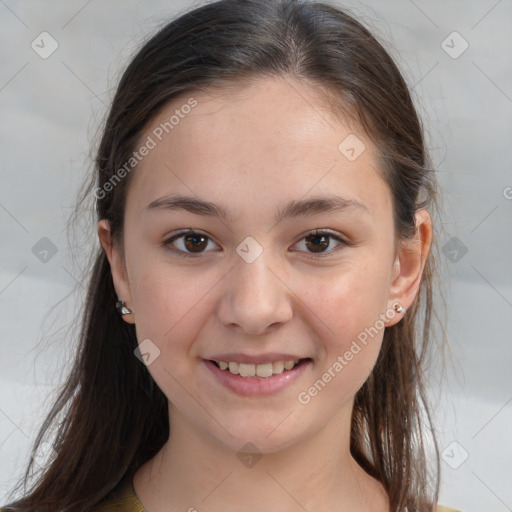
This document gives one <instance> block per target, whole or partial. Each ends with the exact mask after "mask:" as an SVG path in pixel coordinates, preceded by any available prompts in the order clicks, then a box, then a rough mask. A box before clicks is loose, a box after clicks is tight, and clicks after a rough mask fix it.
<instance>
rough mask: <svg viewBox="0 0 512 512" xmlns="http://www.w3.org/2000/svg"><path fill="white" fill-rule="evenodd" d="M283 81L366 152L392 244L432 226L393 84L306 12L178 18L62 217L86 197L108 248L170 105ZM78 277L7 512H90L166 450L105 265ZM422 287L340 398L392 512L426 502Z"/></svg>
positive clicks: (430, 189) (128, 94) (209, 12)
mask: <svg viewBox="0 0 512 512" xmlns="http://www.w3.org/2000/svg"><path fill="white" fill-rule="evenodd" d="M284 75H290V76H294V77H296V78H299V79H301V80H305V81H307V82H308V83H310V84H312V85H314V86H315V87H316V88H318V90H319V91H323V92H324V94H325V98H326V99H328V100H329V103H330V105H331V106H332V110H333V112H336V113H339V115H340V116H343V119H344V120H347V119H350V120H351V121H353V122H355V123H357V125H358V126H360V127H361V128H362V129H363V130H364V132H365V133H366V134H367V135H368V136H369V137H370V138H371V140H372V141H374V142H375V144H376V146H377V148H378V150H379V159H380V162H379V163H380V171H381V172H382V175H383V177H384V179H385V180H386V182H387V183H388V185H389V188H390V191H391V194H392V199H393V209H394V221H395V231H396V237H397V241H400V240H404V239H407V238H410V237H411V236H412V235H413V234H414V232H415V223H414V215H415V212H416V211H417V210H418V209H420V208H427V209H429V210H430V211H432V210H433V209H434V208H435V207H436V204H437V202H436V183H435V179H434V172H433V170H432V167H431V163H430V160H429V156H428V154H427V151H426V148H425V143H424V135H423V132H422V126H421V123H420V120H419V118H418V115H417V112H416V109H415V106H414V104H413V101H412V98H411V95H410V92H409V90H408V87H407V85H406V82H405V80H404V78H403V77H402V75H401V73H400V71H399V69H398V68H397V66H396V64H395V63H394V61H393V60H392V58H391V57H390V55H389V54H388V52H387V51H386V50H385V49H384V47H383V45H382V44H381V43H379V42H378V40H377V39H376V37H374V36H373V35H372V34H371V33H370V32H369V31H368V30H367V29H366V28H365V27H364V26H363V25H362V24H361V23H360V22H359V21H357V20H356V19H355V18H354V17H353V16H351V15H349V14H347V13H346V12H344V11H343V10H341V9H339V8H337V7H335V6H332V5H329V4H326V3H321V2H315V1H308V0H296V1H294V0H221V1H218V2H213V3H210V4H206V5H204V6H202V7H199V8H196V9H194V10H192V11H190V12H187V13H185V14H183V15H182V16H180V17H179V18H177V19H176V20H174V21H172V22H170V23H169V24H167V25H166V26H165V27H164V28H162V29H161V30H159V31H158V33H156V35H154V36H153V37H151V38H150V39H149V40H148V41H147V42H146V43H145V44H144V45H143V46H142V48H141V49H140V50H139V52H138V53H137V55H136V56H135V57H134V58H133V60H132V61H131V63H130V64H129V66H128V67H127V69H126V70H125V72H124V74H123V76H122V78H121V80H120V83H119V86H118V88H117V91H116V93H115V97H114V99H113V102H112V106H111V108H110V111H109V114H108V117H107V119H106V123H105V126H104V127H103V131H102V137H101V141H100V143H99V147H98V151H97V155H96V158H95V172H94V176H92V179H91V181H90V182H89V183H88V184H87V187H86V188H85V190H84V191H83V195H82V196H81V199H80V200H79V204H78V205H77V208H78V206H79V205H80V204H81V203H83V202H84V201H86V200H88V199H90V198H91V196H93V197H94V201H95V208H96V213H97V219H96V220H100V219H107V220H108V221H109V222H110V226H111V233H112V236H113V239H114V241H115V242H116V243H119V244H120V246H121V247H122V234H123V216H124V209H125V198H126V192H127V187H128V186H129V184H130V182H131V180H130V176H131V174H133V172H136V169H135V170H134V171H133V172H132V173H129V174H127V175H126V176H125V177H124V178H123V179H121V180H118V183H116V186H113V187H105V184H106V183H107V182H108V181H109V180H112V178H113V177H115V175H116V172H118V170H119V169H121V168H122V167H123V165H125V164H126V162H127V161H129V159H130V157H131V156H132V154H133V151H134V150H135V149H137V144H138V143H139V142H140V141H139V139H140V136H141V133H142V132H143V130H144V128H145V127H146V126H147V123H148V122H149V121H150V120H152V119H153V118H154V116H155V115H156V114H157V113H159V112H160V111H161V109H162V108H163V107H164V106H165V105H166V104H167V103H168V102H169V101H170V100H172V99H173V98H175V97H177V96H178V95H182V94H184V95H186V94H190V93H191V92H192V91H194V90H199V89H203V88H206V87H208V86H219V87H228V86H229V85H230V84H231V85H232V84H239V83H240V82H247V83H249V82H250V81H251V80H252V79H254V78H261V77H264V76H284ZM117 176H118V175H117ZM99 190H100V191H101V193H95V194H94V193H93V192H94V191H99ZM89 272H90V280H89V286H88V292H87V298H86V301H85V304H84V307H83V316H82V318H81V322H82V323H81V331H80V335H79V340H78V341H79V342H78V348H77V353H76V357H75V360H74V364H73V367H72V369H71V371H70V373H69V377H68V378H67V381H66V382H65V384H64V385H63V386H62V388H61V389H60V390H59V394H58V397H57V399H56V401H55V403H54V405H53V407H52V409H51V411H50V412H49V414H48V416H47V417H46V419H45V421H44V423H43V425H42V427H41V430H40V432H39V434H38V436H37V439H36V441H35V443H34V452H35V451H36V450H37V449H38V447H39V446H40V445H41V444H42V442H43V440H45V439H47V438H48V435H49V434H50V433H53V434H54V439H53V448H54V450H55V451H56V456H55V457H54V459H53V460H52V461H51V463H49V464H48V465H47V467H45V468H44V469H43V470H41V471H40V474H39V475H38V476H37V479H36V480H35V482H34V483H33V484H32V486H31V487H30V489H29V490H27V481H28V479H29V476H33V475H30V473H31V471H32V470H33V469H34V468H33V466H34V464H33V461H32V460H31V461H30V463H29V465H28V467H27V470H26V473H25V475H24V481H23V484H24V495H23V497H22V498H21V499H19V500H18V501H16V502H15V503H12V504H11V505H10V506H7V507H5V508H4V510H5V511H6V512H12V511H24V512H31V511H34V512H35V511H36V510H37V511H38V512H45V511H48V512H50V511H51V512H57V511H66V512H67V511H70V512H72V511H80V512H83V511H87V510H92V509H93V508H94V506H95V505H96V504H98V503H99V502H100V501H101V500H102V499H103V498H104V497H105V496H106V495H107V494H108V493H109V492H110V491H111V490H112V489H113V488H114V487H115V486H116V485H117V484H118V483H119V482H120V481H121V479H122V478H123V477H126V476H129V477H131V476H132V475H133V474H134V473H135V471H136V470H137V469H138V468H139V467H140V466H141V465H142V464H143V463H145V462H146V461H148V460H149V459H151V458H152V457H153V456H154V455H155V454H156V453H157V452H158V450H159V449H160V448H161V447H162V445H163V444H164V443H165V442H166V440H167V438H168V436H169V422H168V404H167V398H166V397H165V395H164V394H163V393H162V391H161V390H160V389H159V388H158V386H157V385H156V384H155V382H154V381H153V379H152V377H151V375H150V374H149V372H148V371H147V368H146V367H145V366H144V365H143V364H142V363H141V362H140V361H139V360H138V359H137V358H136V357H134V349H135V348H136V347H137V339H136V335H135V329H134V326H133V325H129V324H127V323H125V322H124V321H123V320H122V319H121V318H120V316H119V315H118V313H117V312H116V309H115V307H114V305H115V302H116V293H115V290H114V287H113V282H112V276H111V270H110V266H109V262H108V259H107V257H106V255H105V253H104V251H103V250H102V249H101V248H99V247H96V248H95V253H94V257H93V265H92V270H89ZM433 278H434V256H433V253H432V252H431V253H430V254H429V256H428V260H427V262H426V267H425V271H424V275H423V278H422V282H421V287H420V290H419V293H418V295H417V296H416V299H415V301H414V303H413V305H412V307H411V308H410V309H409V310H408V312H407V314H406V315H405V317H404V319H403V320H402V321H401V322H399V323H398V324H396V325H394V326H392V327H389V328H386V329H385V333H384V339H383V344H382V349H381V352H380V354H379V357H378V360H377V362H376V365H375V367H374V369H373V371H372V373H371V375H370V376H369V378H368V380H367V381H366V382H365V384H364V385H363V386H362V388H361V389H360V390H359V391H358V392H357V395H356V397H355V403H354V409H353V417H352V430H351V452H352V454H353V456H354V458H355V459H356V460H357V461H358V463H359V464H360V465H361V466H362V467H363V468H364V469H365V470H366V471H367V472H368V473H369V474H371V475H373V476H374V477H375V478H377V479H378V480H379V481H381V482H382V484H383V486H384V488H385V489H386V491H387V493H388V495H389V500H390V505H391V510H393V511H398V510H403V509H404V507H405V506H407V507H408V510H409V512H413V511H418V512H427V511H429V512H430V511H431V510H432V507H433V504H435V503H436V502H437V497H438V490H439V454H438V449H437V445H436V442H435V436H434V435H433V428H432V421H431V419H430V414H429V408H428V406H427V403H426V400H425V387H424V370H425V362H426V361H427V358H428V354H429V347H430V345H431V343H432V333H433V327H434V326H433V320H434V319H435V317H436V315H435V310H434V304H433V295H434V294H433V292H434V287H433ZM425 426H426V427H425ZM427 436H428V437H429V444H430V446H432V447H433V465H432V466H431V464H430V462H429V461H430V458H429V454H428V450H427V447H426V446H425V441H424V440H425V439H426V438H427ZM19 486H21V482H20V483H19Z"/></svg>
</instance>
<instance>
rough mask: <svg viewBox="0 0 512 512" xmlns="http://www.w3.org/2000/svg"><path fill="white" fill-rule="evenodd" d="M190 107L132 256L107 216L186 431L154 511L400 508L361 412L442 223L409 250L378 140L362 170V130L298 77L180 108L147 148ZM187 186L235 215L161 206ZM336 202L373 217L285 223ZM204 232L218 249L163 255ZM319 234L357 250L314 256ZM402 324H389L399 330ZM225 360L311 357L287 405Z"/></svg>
mask: <svg viewBox="0 0 512 512" xmlns="http://www.w3.org/2000/svg"><path fill="white" fill-rule="evenodd" d="M190 96H193V97H194V98H195V99H196V100H197V101H198V104H197V106H196V107H195V108H193V109H192V110H191V112H190V113H189V114H188V115H187V116H185V117H184V118H183V119H181V120H180V122H179V124H178V125H177V126H175V127H174V129H173V131H172V132H171V133H170V134H168V135H167V136H166V137H165V138H163V140H162V141H161V142H160V143H158V145H157V146H156V147H155V148H154V149H152V150H151V151H150V152H149V154H148V155H147V156H146V157H145V158H144V159H143V160H142V162H141V163H140V164H139V166H138V167H137V169H136V170H134V171H133V173H134V175H133V176H132V180H133V181H132V182H131V184H130V187H129V189H128V196H127V203H126V211H125V231H124V236H125V238H124V247H118V246H117V244H113V243H112V239H111V237H110V231H109V224H108V221H105V220H102V221H100V223H99V226H98V234H99V237H100V241H101V243H102V246H103V248H104V250H105V252H106V254H107V256H108V258H109V261H110V264H111V268H112V276H113V280H114V286H115V289H116V292H117V294H118V297H119V298H120V299H122V300H124V301H125V302H126V305H127V307H129V308H130V309H131V311H132V314H129V315H126V316H124V317H123V319H124V320H125V321H127V322H129V323H135V325H136V331H137V338H138V340H139V343H140V342H141V341H142V340H145V339H150V340H151V342H152V343H154V344H155V345H156V346H157V347H158V348H159V350H160V355H159V356H158V357H157V358H156V359H155V360H154V361H153V362H152V363H151V364H150V365H149V366H148V367H147V369H148V371H149V372H150V373H151V375H152V376H153V378H154V379H155V381H156V382H157V384H158V385H159V387H160V388H161V389H162V391H163V392H164V393H165V395H166V396H167V398H168V399H169V411H170V412H169V421H170V431H171V435H170V438H169V440H168V442H167V443H166V444H165V445H164V446H163V447H162V449H161V450H160V451H159V453H158V454H157V455H156V456H155V457H154V458H153V459H152V460H150V461H149V462H148V463H146V464H145V465H143V466H142V467H141V468H140V469H139V470H138V471H137V473H136V474H135V477H134V480H133V482H134V489H135V491H136V493H137V495H138V496H139V499H140V500H141V501H142V503H143V504H144V506H145V508H146V510H147V511H148V512H159V511H164V510H165V511H166V512H168V511H175V510H176V511H178V510H181V511H184V510H190V509H192V510H194V508H195V509H197V510H200V511H208V512H217V511H221V510H226V505H227V504H229V506H230V509H231V510H239V511H247V512H249V511H251V512H253V511H259V510H263V509H264V510H268V511H276V512H277V511H279V512H296V511H297V512H298V511H303V510H308V511H313V510H315V511H326V512H327V511H332V510H337V511H355V512H358V511H361V512H362V511H363V510H364V511H379V512H380V511H388V510H389V505H388V500H387V497H386V495H385V492H384V490H383V488H382V486H381V485H380V484H379V483H378V482H377V481H376V480H374V479H373V478H372V477H370V476H369V475H368V474H367V473H365V472H364V471H363V469H362V468H360V467H359V466H358V464H357V463H356V462H355V461H354V459H353V458H352V456H351V455H350V450H349V446H350V440H349V432H350V418H351V412H352V406H353V399H354V395H355V393H356V392H357V390H358V389H359V388H360V387H361V386H362V385H363V383H364V382H365V380H366V379H367V377H368V375H369V374H370V372H371V369H372V367H373V365H374V364H375V361H376V359H377V356H378V353H379V350H380V347H381V342H382V337H383V333H384V326H381V325H379V324H377V323H376V321H377V320H378V318H379V315H382V314H385V313H386V312H389V311H392V308H393V305H394V304H395V303H401V304H402V305H403V307H404V308H405V309H407V308H408V307H409V306H410V305H411V303H412V302H413V300H414V297H415V296H416V294H417V292H418V287H419V284H420V279H421V274H422V271H423V268H424V264H425V259H426V257H427V254H428V252H429V250H430V245H431V239H432V226H431V219H430V216H429V214H428V213H427V212H426V211H424V210H420V211H419V212H418V213H417V214H416V221H417V230H416V237H415V239H414V240H411V241H409V242H407V243H402V244H399V245H396V239H395V232H394V226H393V217H392V203H391V193H390V191H389V189H388V187H387V185H386V183H385V182H384V181H383V179H382V178H381V176H380V175H379V173H378V171H377V164H376V162H377V160H376V152H375V148H374V146H373V145H372V143H371V141H370V140H368V138H367V137H366V136H365V135H364V133H362V132H361V131H356V132H355V133H356V135H357V137H358V138H359V139H360V140H362V141H363V142H364V144H365V146H366V149H365V151H363V153H362V154H361V155H360V156H359V157H358V158H357V159H356V160H355V161H349V160H348V159H347V158H346V157H345V156H344V155H343V154H342V153H340V151H339V150H338V146H339V144H340V142H341V141H343V140H344V139H345V138H346V137H347V135H349V134H350V133H354V129H353V128H349V126H348V124H347V123H342V122H341V121H340V120H339V119H336V118H335V117H334V116H333V115H332V114H330V113H329V111H328V109H327V107H326V105H325V104H323V103H322V101H321V98H319V97H318V96H317V95H316V93H315V89H314V88H312V87H311V86H310V85H308V84H307V83H305V82H300V81H298V80H296V79H294V78H291V77H286V78H285V77H281V78H265V79H263V80H260V81H255V82H254V83H252V84H251V85H249V86H245V87H242V88H240V89H239V90H234V91H233V90H230V91H229V93H227V92H226V91H223V90H215V91H213V90H211V91H209V92H208V93H207V92H204V91H203V92H199V93H197V94H193V95H184V96H183V97H181V98H175V99H174V100H173V101H172V102H171V103H169V104H168V105H167V106H166V108H165V109H164V110H163V111H162V112H161V114H160V115H159V116H158V117H157V118H156V119H153V120H152V121H151V122H150V123H149V124H148V126H147V129H146V130H145V131H144V133H143V134H142V135H141V140H142V141H143V140H145V139H146V137H147V136H148V135H151V133H152V131H153V130H154V129H155V128H156V127H158V126H159V124H160V123H161V122H163V121H165V120H168V119H169V117H170V116H171V115H172V113H173V112H174V111H175V110H176V108H180V106H181V105H183V104H185V103H186V101H187V100H188V98H189V97H190ZM171 193H181V194H186V195H191V196H194V197H196V198H200V199H202V200H207V201H211V202H214V203H216V204H218V205H221V206H222V207H224V208H226V209H228V210H229V211H230V212H231V214H232V218H228V219H224V220H221V219H219V218H215V217H211V216H204V215H198V214H194V213H191V212H188V211H184V210H176V211H165V210H163V209H162V210H158V211H151V212H150V213H148V212H145V208H146V206H147V205H148V204H149V203H151V202H152V201H154V200H155V199H157V198H160V197H162V196H166V195H168V194H171ZM334 193H335V194H337V195H340V196H343V197H345V198H350V199H353V200H356V201H358V202H360V203H362V204H363V205H364V206H365V209H362V208H359V209H357V208H353V209H350V208H348V209H344V210H341V211H335V212H323V213H317V214H314V215H309V216H304V215H303V216H299V217H295V218H288V219H284V220H282V221H281V222H279V223H277V224H276V223H275V220H274V215H275V213H276V211H277V210H278V209H279V208H282V207H283V205H284V204H285V203H287V202H288V201H291V200H301V199H310V198H312V197H322V196H325V195H327V194H334ZM190 227H191V228H193V229H194V230H199V231H200V232H201V233H202V234H203V235H204V234H205V235H207V236H208V237H209V240H210V241H209V242H208V244H207V246H204V247H205V250H204V251H203V252H200V253H199V254H197V255H196V256H192V257H188V258H187V257H180V256H179V255H177V254H175V253H172V252H170V251H168V250H166V249H165V248H164V247H162V244H163V243H164V241H166V240H168V239H169V238H170V235H172V234H174V233H177V232H178V231H179V230H182V229H187V228H190ZM317 228H321V229H330V230H333V231H334V232H335V233H337V234H338V235H339V236H340V238H343V239H344V240H345V241H347V244H346V245H344V244H339V243H338V242H336V240H335V239H332V238H331V239H330V245H329V246H328V249H326V251H327V253H328V254H329V255H328V256H325V257H315V254H316V253H315V252H314V250H315V248H316V247H317V246H316V245H314V243H313V244H311V243H310V244H308V243H306V242H307V240H309V241H310V242H311V238H305V237H306V236H307V235H310V234H311V231H313V230H315V229H317ZM248 236H251V237H253V238H254V239H255V240H256V241H257V242H258V244H259V245H260V246H261V247H262V249H263V252H262V254H261V255H260V256H259V257H258V258H257V259H256V260H255V261H253V262H252V263H248V262H246V261H245V260H244V259H242V258H241V257H240V256H239V254H238V253H237V252H236V248H237V246H238V245H239V244H240V243H241V242H242V241H243V240H244V239H245V238H246V237H248ZM317 243H318V242H317ZM169 246H171V247H175V248H176V249H181V250H186V249H187V247H188V249H189V251H190V247H191V244H189V245H188V246H185V245H184V239H183V237H182V238H181V239H178V240H176V241H175V242H174V245H172V244H171V243H169ZM397 247H398V249H397ZM192 250H193V247H192ZM123 255H124V258H123ZM403 315H404V313H396V314H394V315H393V313H391V314H390V315H389V316H390V317H392V318H388V317H386V321H385V324H384V325H385V326H391V325H393V324H395V323H396V322H399V321H400V320H401V319H402V317H403ZM370 326H378V327H382V328H381V329H379V330H378V334H377V335H375V336H374V337H373V338H371V340H370V341H369V342H368V343H367V345H366V346H362V345H361V347H362V350H361V351H360V352H359V353H358V354H357V355H355V356H354V357H353V359H352V360H351V361H349V362H348V364H347V365H346V366H344V368H343V370H342V371H340V372H338V373H337V374H336V376H335V377H334V378H332V380H331V381H330V382H329V383H328V384H327V385H326V386H325V387H324V388H323V389H322V390H321V392H319V393H318V394H317V395H316V396H315V397H313V398H312V399H311V400H310V402H309V403H308V404H306V405H304V404H301V403H299V401H298V400H297V396H298V394H299V393H300V392H303V391H307V390H308V388H309V387H310V386H311V385H312V384H313V383H314V382H315V381H317V380H318V379H321V378H322V375H323V374H324V373H325V372H326V371H327V370H328V368H329V367H332V366H333V363H334V362H335V361H336V360H337V357H338V356H339V355H343V354H344V353H345V352H346V351H347V350H349V348H350V346H351V343H352V342H353V340H356V339H357V336H358V334H360V333H361V332H363V331H364V330H365V328H369V327H370ZM223 352H244V353H249V354H261V353H267V352H284V353H290V354H297V355H299V356H300V357H311V358H312V360H313V364H312V365H310V366H309V367H308V368H307V370H306V372H304V374H303V375H302V376H301V377H300V379H299V380H297V381H296V382H294V383H293V384H292V385H291V386H289V387H287V388H286V389H284V390H282V391H280V392H278V393H276V394H274V395H271V396H265V397H261V396H256V397H242V396H239V395H237V394H235V393H233V392H231V391H229V390H227V389H226V388H224V387H223V386H221V385H220V384H219V383H217V381H216V380H215V379H213V377H212V376H211V375H210V372H209V371H207V370H206V369H205V368H204V366H203V358H205V359H209V358H212V356H213V355H215V354H220V353H223ZM248 442H251V443H252V444H253V445H255V446H256V447H257V450H258V452H259V454H260V455H261V458H260V459H259V460H258V461H257V463H256V464H254V465H252V466H251V467H249V466H246V465H245V464H243V463H242V462H241V461H240V459H239V457H237V454H239V452H240V450H241V448H242V447H243V446H244V445H245V444H246V443H248Z"/></svg>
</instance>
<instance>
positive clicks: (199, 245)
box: [162, 230, 216, 256]
mask: <svg viewBox="0 0 512 512" xmlns="http://www.w3.org/2000/svg"><path fill="white" fill-rule="evenodd" d="M162 246H163V247H164V249H166V250H168V251H171V252H173V253H175V254H177V255H178V256H200V255H201V254H203V253H208V252H211V250H212V248H213V249H214V248H215V246H216V244H215V243H214V242H213V241H212V240H210V238H209V237H208V236H206V235H203V233H198V232H195V231H192V230H188V231H185V232H181V233H178V234H176V235H174V236H172V237H171V238H169V239H168V240H166V241H165V242H164V243H163V244H162Z"/></svg>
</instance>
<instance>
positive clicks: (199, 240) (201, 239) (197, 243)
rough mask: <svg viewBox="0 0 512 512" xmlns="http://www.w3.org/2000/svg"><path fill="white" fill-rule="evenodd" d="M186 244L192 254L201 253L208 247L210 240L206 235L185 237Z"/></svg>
mask: <svg viewBox="0 0 512 512" xmlns="http://www.w3.org/2000/svg"><path fill="white" fill-rule="evenodd" d="M184 244H185V247H186V248H187V250H188V251H190V252H201V251H202V250H203V249H205V247H206V246H207V245H208V238H207V237H206V236H204V235H185V237H184Z"/></svg>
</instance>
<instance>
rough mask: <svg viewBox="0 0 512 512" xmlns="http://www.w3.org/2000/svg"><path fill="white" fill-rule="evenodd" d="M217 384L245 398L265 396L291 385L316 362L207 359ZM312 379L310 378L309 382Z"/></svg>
mask: <svg viewBox="0 0 512 512" xmlns="http://www.w3.org/2000/svg"><path fill="white" fill-rule="evenodd" d="M203 364H204V365H205V366H206V368H207V369H208V371H209V373H210V375H212V376H213V377H214V382H215V381H216V382H217V384H220V385H221V386H222V387H223V388H227V389H228V390H230V391H232V392H234V393H236V394H238V395H244V396H265V395H271V394H275V393H278V392H279V391H281V390H284V389H286V388H287V387H289V386H291V385H292V384H293V383H294V382H295V381H297V380H298V379H300V378H301V376H302V375H303V374H304V372H308V370H309V368H310V367H312V364H313V360H312V359H311V358H306V359H287V360H281V359H279V360H275V361H272V362H267V363H260V364H254V363H241V362H237V361H222V360H221V361H215V360H212V359H209V360H208V359H203ZM310 379H311V376H309V378H308V382H309V380H310Z"/></svg>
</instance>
